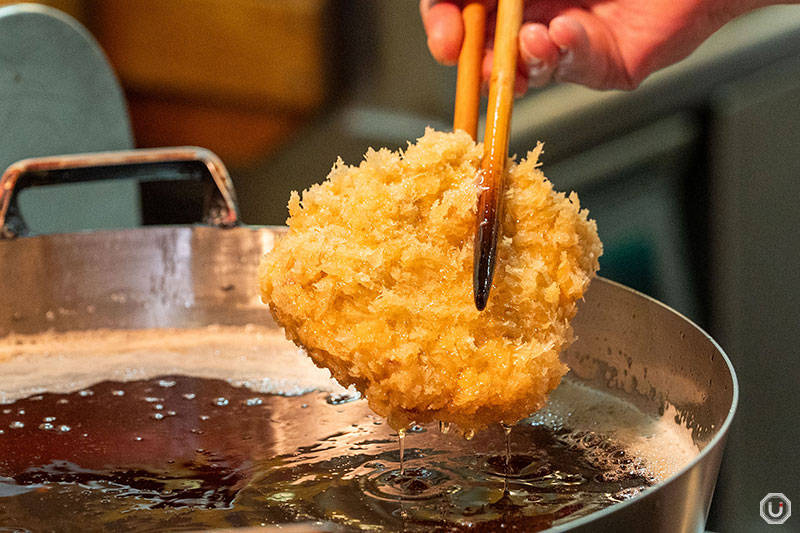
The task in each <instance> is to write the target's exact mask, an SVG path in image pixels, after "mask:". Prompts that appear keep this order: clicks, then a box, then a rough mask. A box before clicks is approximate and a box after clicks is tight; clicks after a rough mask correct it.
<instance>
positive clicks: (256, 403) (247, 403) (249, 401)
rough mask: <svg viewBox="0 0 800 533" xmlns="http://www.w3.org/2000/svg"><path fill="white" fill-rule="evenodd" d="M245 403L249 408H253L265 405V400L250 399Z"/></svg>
mask: <svg viewBox="0 0 800 533" xmlns="http://www.w3.org/2000/svg"><path fill="white" fill-rule="evenodd" d="M244 403H245V405H248V406H250V407H252V406H254V405H261V404H263V403H264V400H262V399H261V398H248V399H247V400H245V402H244Z"/></svg>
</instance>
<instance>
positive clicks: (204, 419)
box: [200, 415, 210, 422]
mask: <svg viewBox="0 0 800 533" xmlns="http://www.w3.org/2000/svg"><path fill="white" fill-rule="evenodd" d="M209 418H210V417H209V416H208V415H200V420H202V421H204V422H205V421H206V420H208V419H209Z"/></svg>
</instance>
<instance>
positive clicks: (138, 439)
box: [133, 437, 142, 442]
mask: <svg viewBox="0 0 800 533" xmlns="http://www.w3.org/2000/svg"><path fill="white" fill-rule="evenodd" d="M133 440H135V441H137V442H138V441H141V440H142V437H134V439H133Z"/></svg>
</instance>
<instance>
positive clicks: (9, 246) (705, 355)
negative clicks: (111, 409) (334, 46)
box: [0, 148, 738, 532]
mask: <svg viewBox="0 0 800 533" xmlns="http://www.w3.org/2000/svg"><path fill="white" fill-rule="evenodd" d="M110 173H113V174H119V173H122V174H123V175H124V176H126V177H137V178H139V179H142V180H163V179H165V177H166V179H194V180H201V181H203V183H205V184H206V206H205V215H206V216H205V219H206V223H207V224H209V225H205V226H180V227H147V228H140V229H131V230H124V231H98V232H92V233H80V234H60V235H47V236H33V237H23V236H22V235H24V234H25V233H26V227H25V225H24V222H23V221H22V218H21V217H20V214H19V212H18V210H17V209H16V195H17V193H18V192H19V191H20V190H21V189H22V188H25V187H28V186H33V185H39V184H46V183H51V182H53V181H59V182H63V181H85V180H93V179H99V178H103V177H107V176H108V175H109V174H110ZM0 227H1V228H2V232H3V236H4V237H5V240H0V342H2V339H3V337H5V336H7V335H9V334H11V333H19V334H30V333H38V332H43V331H46V330H54V331H58V332H62V331H72V330H92V329H100V328H111V329H140V328H196V327H203V326H206V325H208V324H221V325H245V324H250V323H260V324H264V323H266V324H272V325H273V326H274V324H273V323H272V322H271V319H270V318H269V314H268V313H267V312H266V309H265V307H264V305H263V304H262V303H261V300H260V297H259V294H258V290H257V285H256V271H257V266H258V260H259V257H260V256H261V255H262V254H263V253H264V252H266V251H267V250H269V249H270V248H271V247H272V245H273V242H274V239H275V237H276V236H278V235H280V233H281V232H282V231H283V229H281V228H262V227H247V226H239V225H237V211H236V205H235V195H234V194H233V189H232V187H231V185H230V180H229V179H228V176H227V173H226V171H225V169H224V166H222V164H221V162H219V160H218V159H217V158H216V157H215V156H213V154H210V153H209V152H207V151H204V150H200V149H194V148H182V149H162V150H141V151H132V152H121V153H107V154H98V155H92V156H68V157H59V158H45V159H37V160H29V161H24V162H20V163H18V164H16V165H14V166H12V167H11V168H10V169H9V170H8V171H7V172H6V173H5V174H4V175H3V178H2V181H0ZM87 310H91V312H87ZM575 332H576V334H577V336H578V340H577V341H576V342H575V343H574V344H573V345H572V346H571V347H570V348H569V350H567V352H566V353H565V354H564V359H565V360H566V362H567V363H568V364H569V365H570V367H571V368H572V371H571V372H572V377H573V379H576V380H578V381H580V382H583V383H585V384H586V385H588V386H589V387H591V388H594V389H598V390H602V391H606V392H611V393H612V394H614V395H616V396H619V397H621V398H623V399H625V400H626V401H628V402H631V403H633V404H634V405H636V406H637V407H638V408H639V409H641V410H643V411H645V412H648V413H653V414H654V415H658V414H659V413H662V414H663V412H664V409H665V407H666V406H668V405H669V406H673V407H674V408H676V409H677V412H678V413H679V417H678V418H679V421H680V422H681V423H682V424H683V425H686V426H688V427H689V428H690V429H691V431H692V438H693V440H694V442H695V444H696V445H697V446H698V447H699V448H700V450H701V452H700V454H699V455H698V456H697V457H696V458H695V459H694V460H692V461H691V462H690V463H689V464H688V465H686V466H685V467H684V468H683V469H681V470H680V471H679V472H678V473H677V474H676V475H674V476H672V477H671V478H669V479H668V480H666V481H664V482H661V483H659V484H658V485H656V486H654V487H653V488H651V489H649V490H647V491H645V492H644V493H642V494H639V495H637V496H635V497H633V498H632V499H630V500H627V501H625V502H623V503H619V504H615V505H612V506H611V507H608V508H607V509H605V510H602V511H599V512H596V513H593V514H590V515H588V516H585V517H583V518H580V519H577V520H575V521H573V522H570V523H568V524H565V525H563V526H560V527H557V528H554V530H557V531H563V530H574V531H624V530H630V529H631V528H635V529H637V530H641V531H669V532H677V531H698V530H702V529H703V527H704V524H705V521H706V517H707V515H708V508H709V505H710V502H711V498H712V495H713V491H714V485H715V482H716V478H717V472H718V469H719V465H720V460H721V458H722V452H723V447H724V443H725V438H726V435H727V433H728V428H729V426H730V423H731V420H732V418H733V414H734V410H735V407H736V403H737V397H738V386H737V382H736V377H735V374H734V372H733V369H732V367H731V364H730V361H729V360H728V358H727V357H726V356H725V354H724V352H723V351H722V349H721V348H720V347H719V346H718V345H717V344H716V342H714V340H713V339H711V338H710V337H709V336H708V335H707V334H706V333H704V332H703V331H702V330H701V329H700V328H698V327H697V326H696V325H694V324H693V323H692V322H690V321H689V320H687V319H686V318H685V317H683V316H681V315H680V314H678V313H676V312H675V311H673V310H671V309H670V308H668V307H666V306H665V305H663V304H661V303H659V302H657V301H655V300H653V299H651V298H648V297H646V296H644V295H641V294H639V293H636V292H635V291H632V290H630V289H628V288H625V287H623V286H621V285H618V284H616V283H613V282H611V281H608V280H604V279H598V280H597V281H595V282H594V283H593V284H592V286H591V288H590V290H589V291H588V292H587V294H586V298H585V301H584V302H583V303H582V305H581V308H580V311H579V313H578V315H577V317H576V319H575ZM3 363H4V361H3V360H2V359H0V392H2V391H3V387H4V384H3V377H2V376H3V371H2V366H3ZM33 371H35V370H33ZM0 453H2V452H0Z"/></svg>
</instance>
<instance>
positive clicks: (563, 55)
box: [558, 46, 575, 65]
mask: <svg viewBox="0 0 800 533" xmlns="http://www.w3.org/2000/svg"><path fill="white" fill-rule="evenodd" d="M558 51H559V54H560V57H559V58H558V63H559V64H560V65H569V64H570V63H572V60H573V59H575V52H573V51H572V49H570V48H567V47H566V46H559V47H558Z"/></svg>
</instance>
